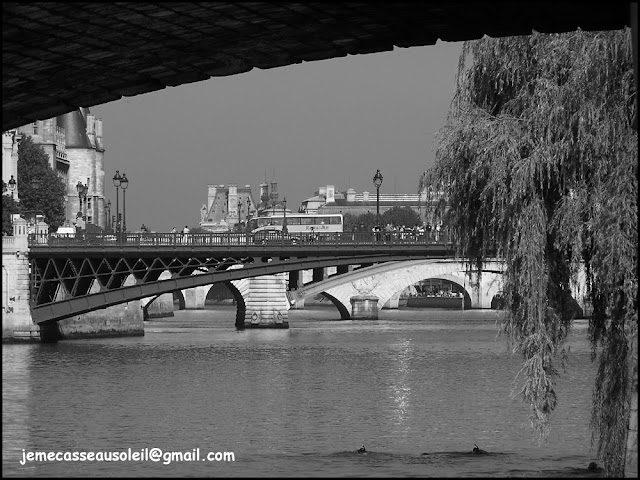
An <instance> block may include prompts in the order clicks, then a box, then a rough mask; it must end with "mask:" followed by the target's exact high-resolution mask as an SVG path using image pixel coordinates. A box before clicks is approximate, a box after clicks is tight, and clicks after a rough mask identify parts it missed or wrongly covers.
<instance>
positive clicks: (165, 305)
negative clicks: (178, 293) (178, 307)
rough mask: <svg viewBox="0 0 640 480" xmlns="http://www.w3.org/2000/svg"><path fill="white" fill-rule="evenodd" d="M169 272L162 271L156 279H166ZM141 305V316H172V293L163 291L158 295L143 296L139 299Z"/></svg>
mask: <svg viewBox="0 0 640 480" xmlns="http://www.w3.org/2000/svg"><path fill="white" fill-rule="evenodd" d="M170 278H171V273H170V272H168V271H164V272H162V273H161V274H160V276H159V277H158V280H168V279H170ZM140 303H141V305H142V318H143V320H149V319H150V318H163V317H173V293H163V294H162V295H160V296H159V297H155V300H154V297H148V298H143V299H142V300H141V301H140Z"/></svg>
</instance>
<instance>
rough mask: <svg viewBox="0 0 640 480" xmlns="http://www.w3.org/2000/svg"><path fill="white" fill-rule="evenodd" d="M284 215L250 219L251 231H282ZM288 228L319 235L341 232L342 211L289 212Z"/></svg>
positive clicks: (296, 231)
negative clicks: (321, 212)
mask: <svg viewBox="0 0 640 480" xmlns="http://www.w3.org/2000/svg"><path fill="white" fill-rule="evenodd" d="M284 218H285V217H284V215H273V216H269V217H257V218H252V219H251V220H249V230H250V231H251V233H254V234H255V233H258V232H262V231H267V232H268V231H277V232H281V231H282V224H283V223H284ZM286 218H287V230H288V232H289V233H290V234H301V233H302V234H304V233H306V234H315V235H317V236H322V235H327V234H332V233H341V232H342V231H343V222H342V214H341V213H325V214H302V213H297V214H296V213H294V214H287V217H286Z"/></svg>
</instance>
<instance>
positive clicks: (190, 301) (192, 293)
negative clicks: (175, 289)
mask: <svg viewBox="0 0 640 480" xmlns="http://www.w3.org/2000/svg"><path fill="white" fill-rule="evenodd" d="M182 295H183V297H184V308H185V310H203V309H204V304H205V300H206V297H207V287H193V288H187V289H185V290H182ZM172 298H173V297H172ZM172 301H173V300H172Z"/></svg>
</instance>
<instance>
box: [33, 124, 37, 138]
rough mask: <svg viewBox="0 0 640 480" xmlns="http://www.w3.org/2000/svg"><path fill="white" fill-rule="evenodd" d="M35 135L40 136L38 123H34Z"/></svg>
mask: <svg viewBox="0 0 640 480" xmlns="http://www.w3.org/2000/svg"><path fill="white" fill-rule="evenodd" d="M33 134H34V135H38V122H37V121H35V122H33Z"/></svg>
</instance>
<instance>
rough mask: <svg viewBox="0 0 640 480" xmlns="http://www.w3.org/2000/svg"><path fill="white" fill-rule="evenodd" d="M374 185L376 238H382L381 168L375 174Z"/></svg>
mask: <svg viewBox="0 0 640 480" xmlns="http://www.w3.org/2000/svg"><path fill="white" fill-rule="evenodd" d="M373 185H374V186H375V187H376V240H380V185H382V174H381V173H380V169H378V171H377V172H376V174H375V175H374V176H373Z"/></svg>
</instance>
